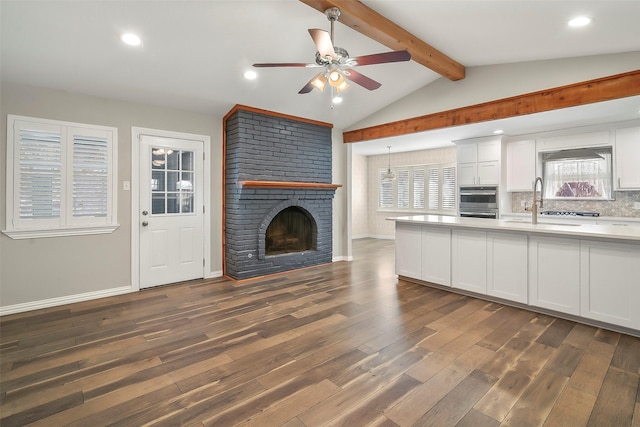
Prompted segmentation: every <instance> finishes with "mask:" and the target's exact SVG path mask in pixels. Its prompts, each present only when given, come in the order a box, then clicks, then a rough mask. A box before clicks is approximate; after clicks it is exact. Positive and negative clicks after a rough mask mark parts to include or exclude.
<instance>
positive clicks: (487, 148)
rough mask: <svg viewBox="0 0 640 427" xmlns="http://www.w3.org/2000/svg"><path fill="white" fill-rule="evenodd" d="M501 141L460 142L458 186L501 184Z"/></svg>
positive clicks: (457, 147)
mask: <svg viewBox="0 0 640 427" xmlns="http://www.w3.org/2000/svg"><path fill="white" fill-rule="evenodd" d="M500 145H501V140H500V139H495V138H491V139H488V140H487V139H483V140H482V141H478V142H469V141H458V142H457V143H456V157H457V163H458V185H498V184H499V182H500Z"/></svg>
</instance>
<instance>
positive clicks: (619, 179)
mask: <svg viewBox="0 0 640 427" xmlns="http://www.w3.org/2000/svg"><path fill="white" fill-rule="evenodd" d="M618 188H620V177H618Z"/></svg>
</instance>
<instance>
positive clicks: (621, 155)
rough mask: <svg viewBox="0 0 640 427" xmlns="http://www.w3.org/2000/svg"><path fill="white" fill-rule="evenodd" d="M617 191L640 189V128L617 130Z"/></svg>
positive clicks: (615, 177) (615, 179) (615, 176)
mask: <svg viewBox="0 0 640 427" xmlns="http://www.w3.org/2000/svg"><path fill="white" fill-rule="evenodd" d="M614 170H615V175H614V181H615V183H614V186H615V188H616V190H639V189H640V127H634V128H623V129H617V130H616V143H615V169H614Z"/></svg>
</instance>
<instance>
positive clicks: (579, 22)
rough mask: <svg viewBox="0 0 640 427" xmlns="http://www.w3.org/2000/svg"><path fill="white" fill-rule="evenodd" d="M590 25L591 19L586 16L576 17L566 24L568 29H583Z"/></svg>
mask: <svg viewBox="0 0 640 427" xmlns="http://www.w3.org/2000/svg"><path fill="white" fill-rule="evenodd" d="M590 23H591V18H589V17H588V16H578V17H576V18H573V19H572V20H570V21H569V22H568V24H569V26H570V27H584V26H585V25H589V24H590Z"/></svg>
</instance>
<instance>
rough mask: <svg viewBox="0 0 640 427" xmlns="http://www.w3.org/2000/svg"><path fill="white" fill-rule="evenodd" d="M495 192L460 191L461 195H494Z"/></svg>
mask: <svg viewBox="0 0 640 427" xmlns="http://www.w3.org/2000/svg"><path fill="white" fill-rule="evenodd" d="M496 194H497V193H496V192H495V191H489V192H483V193H478V192H466V191H465V192H462V191H461V192H460V195H461V196H495V195H496Z"/></svg>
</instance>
